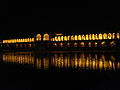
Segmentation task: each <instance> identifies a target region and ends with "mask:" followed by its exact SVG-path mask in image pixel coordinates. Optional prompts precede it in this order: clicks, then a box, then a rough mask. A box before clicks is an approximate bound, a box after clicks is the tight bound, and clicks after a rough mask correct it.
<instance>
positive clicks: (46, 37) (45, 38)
mask: <svg viewBox="0 0 120 90" xmlns="http://www.w3.org/2000/svg"><path fill="white" fill-rule="evenodd" d="M43 40H44V41H49V35H48V34H47V33H46V34H44V36H43Z"/></svg>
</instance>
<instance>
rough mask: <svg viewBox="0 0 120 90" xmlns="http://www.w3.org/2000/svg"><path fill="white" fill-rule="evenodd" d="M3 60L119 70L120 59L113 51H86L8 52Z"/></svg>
mask: <svg viewBox="0 0 120 90" xmlns="http://www.w3.org/2000/svg"><path fill="white" fill-rule="evenodd" d="M3 62H6V63H16V64H22V65H24V66H27V67H28V66H30V67H33V68H37V69H42V70H46V69H56V68H61V69H63V70H64V69H78V70H80V69H85V70H86V69H90V70H119V68H120V60H119V58H118V57H117V56H116V55H115V54H112V53H84V52H71V53H66V52H56V53H40V54H34V53H33V52H6V53H3Z"/></svg>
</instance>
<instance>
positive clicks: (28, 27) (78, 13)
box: [0, 2, 120, 38]
mask: <svg viewBox="0 0 120 90" xmlns="http://www.w3.org/2000/svg"><path fill="white" fill-rule="evenodd" d="M5 5H6V6H5V7H3V9H2V11H1V12H2V14H3V17H2V18H1V24H0V38H3V37H6V36H11V35H12V36H15V37H16V36H20V35H21V36H26V35H33V34H34V33H40V32H52V33H54V32H57V33H81V32H88V33H90V32H91V33H92V32H112V31H118V30H120V15H119V8H118V5H117V3H113V2H106V3H105V2H104V3H100V2H97V3H95V4H94V3H91V2H86V3H85V4H83V6H81V8H36V7H30V6H31V5H30V4H29V3H20V4H18V2H17V4H14V5H13V4H12V5H11V4H8V3H7V2H6V4H5ZM8 7H9V8H8Z"/></svg>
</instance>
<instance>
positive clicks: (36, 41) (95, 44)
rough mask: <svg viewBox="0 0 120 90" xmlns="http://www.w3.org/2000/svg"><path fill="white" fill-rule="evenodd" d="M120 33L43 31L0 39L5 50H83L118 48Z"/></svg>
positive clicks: (0, 44)
mask: <svg viewBox="0 0 120 90" xmlns="http://www.w3.org/2000/svg"><path fill="white" fill-rule="evenodd" d="M119 46H120V33H119V32H112V33H111V32H110V33H85V34H70V35H68V34H62V33H58V34H51V33H41V34H36V35H35V36H33V37H27V38H12V39H7V40H2V41H0V47H1V48H2V49H3V50H82V49H88V50H89V49H90V50H91V49H109V50H110V49H113V48H114V49H115V48H116V49H118V48H119Z"/></svg>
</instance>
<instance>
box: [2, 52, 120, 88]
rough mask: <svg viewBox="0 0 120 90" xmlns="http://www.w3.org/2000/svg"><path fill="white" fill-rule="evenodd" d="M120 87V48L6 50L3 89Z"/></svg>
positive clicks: (3, 55)
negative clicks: (65, 50) (44, 51)
mask: <svg viewBox="0 0 120 90" xmlns="http://www.w3.org/2000/svg"><path fill="white" fill-rule="evenodd" d="M46 89H47V90H93V89H94V90H120V54H119V53H118V52H107V51H103V52H49V53H34V52H3V53H0V90H46Z"/></svg>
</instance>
